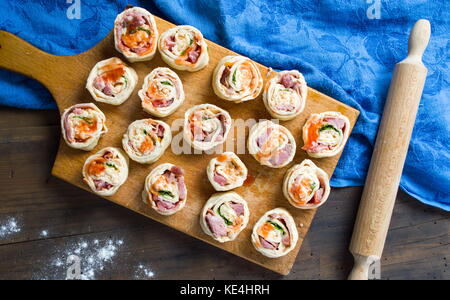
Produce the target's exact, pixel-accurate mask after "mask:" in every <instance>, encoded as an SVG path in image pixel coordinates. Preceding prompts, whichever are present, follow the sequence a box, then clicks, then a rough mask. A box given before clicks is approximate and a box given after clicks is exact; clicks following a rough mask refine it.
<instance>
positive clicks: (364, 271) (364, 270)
mask: <svg viewBox="0 0 450 300" xmlns="http://www.w3.org/2000/svg"><path fill="white" fill-rule="evenodd" d="M353 257H354V259H355V264H354V266H353V269H352V271H351V273H350V275H349V276H348V279H349V280H368V279H369V268H370V266H371V265H372V264H373V263H374V262H375V261H376V260H377V258H375V257H373V256H369V257H367V256H362V255H358V254H353Z"/></svg>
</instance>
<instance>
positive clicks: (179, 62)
mask: <svg viewBox="0 0 450 300" xmlns="http://www.w3.org/2000/svg"><path fill="white" fill-rule="evenodd" d="M158 49H159V52H160V53H161V57H162V59H163V60H164V62H165V63H167V64H168V65H169V66H171V67H172V68H174V69H177V70H181V71H189V72H196V71H199V70H201V69H203V68H204V67H206V66H207V65H208V63H209V54H208V45H207V44H206V41H205V39H204V38H203V35H202V33H201V32H200V30H198V29H197V28H195V27H193V26H189V25H181V26H176V27H173V28H171V29H169V30H167V31H166V32H164V33H162V34H161V37H160V39H159V43H158Z"/></svg>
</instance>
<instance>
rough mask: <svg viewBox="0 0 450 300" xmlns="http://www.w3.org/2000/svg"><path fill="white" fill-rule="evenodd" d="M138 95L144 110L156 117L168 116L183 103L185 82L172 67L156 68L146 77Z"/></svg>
mask: <svg viewBox="0 0 450 300" xmlns="http://www.w3.org/2000/svg"><path fill="white" fill-rule="evenodd" d="M138 95H139V97H140V98H141V101H142V102H141V103H142V108H143V109H144V111H146V112H148V113H149V114H151V115H153V116H155V117H166V116H168V115H170V114H172V113H173V112H174V111H175V110H176V109H177V108H178V107H180V105H181V104H183V102H184V90H183V83H182V82H181V80H180V77H178V75H177V73H175V72H174V71H172V70H171V69H169V68H156V69H154V70H153V71H152V72H151V73H150V74H148V75H147V76H146V77H145V79H144V85H143V86H142V89H141V90H140V91H139V92H138Z"/></svg>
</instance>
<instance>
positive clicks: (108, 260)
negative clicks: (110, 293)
mask: <svg viewBox="0 0 450 300" xmlns="http://www.w3.org/2000/svg"><path fill="white" fill-rule="evenodd" d="M122 245H123V241H122V240H116V239H111V238H110V239H105V240H93V241H87V240H81V241H78V242H73V243H69V244H68V245H67V246H66V247H65V248H63V249H60V248H59V249H56V250H55V256H54V257H53V258H52V259H51V261H50V262H49V263H48V264H47V266H46V267H44V269H43V270H41V271H40V272H39V273H40V275H39V274H35V276H34V279H40V280H49V279H50V280H61V279H81V280H95V279H97V276H99V275H101V274H102V272H103V271H107V270H108V268H110V267H111V266H113V259H114V257H115V256H116V255H117V253H118V251H119V248H120V246H122ZM76 265H78V267H76ZM76 269H78V270H79V273H78V272H77V271H76ZM102 278H104V277H102Z"/></svg>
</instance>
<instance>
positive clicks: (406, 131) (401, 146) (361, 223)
mask: <svg viewBox="0 0 450 300" xmlns="http://www.w3.org/2000/svg"><path fill="white" fill-rule="evenodd" d="M430 33H431V26H430V22H428V21H427V20H419V21H418V22H417V23H416V24H415V25H414V28H413V29H412V31H411V34H410V37H409V45H408V57H407V58H406V59H405V60H403V61H401V62H400V63H398V64H397V65H396V66H395V70H394V75H393V78H392V81H391V86H390V88H389V93H388V97H387V100H386V104H385V106H384V112H383V117H382V120H381V125H380V129H379V131H378V136H377V140H376V143H375V149H374V152H373V155H372V160H371V162H370V167H369V173H368V175H367V179H366V184H365V187H364V192H363V195H362V198H361V204H360V206H359V211H358V216H357V218H356V223H355V227H354V231H353V237H352V241H351V244H350V252H351V253H352V254H353V256H354V258H355V265H354V267H353V270H352V272H351V274H350V276H349V279H351V280H367V279H368V275H369V267H370V265H371V264H372V263H374V262H375V261H377V260H379V259H380V258H381V254H382V252H383V248H384V243H385V241H386V235H387V232H388V229H389V223H390V221H391V217H392V211H393V208H394V202H395V198H396V196H397V191H398V186H399V183H400V177H401V174H402V170H403V166H404V163H405V158H406V154H407V152H408V146H409V142H410V139H411V134H412V130H413V127H414V121H415V119H416V114H417V110H418V108H419V102H420V98H421V97H422V91H423V87H424V84H425V79H426V76H427V72H428V70H427V68H426V67H425V66H424V64H423V63H422V55H423V52H424V51H425V49H426V47H427V45H428V41H429V39H430Z"/></svg>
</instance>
